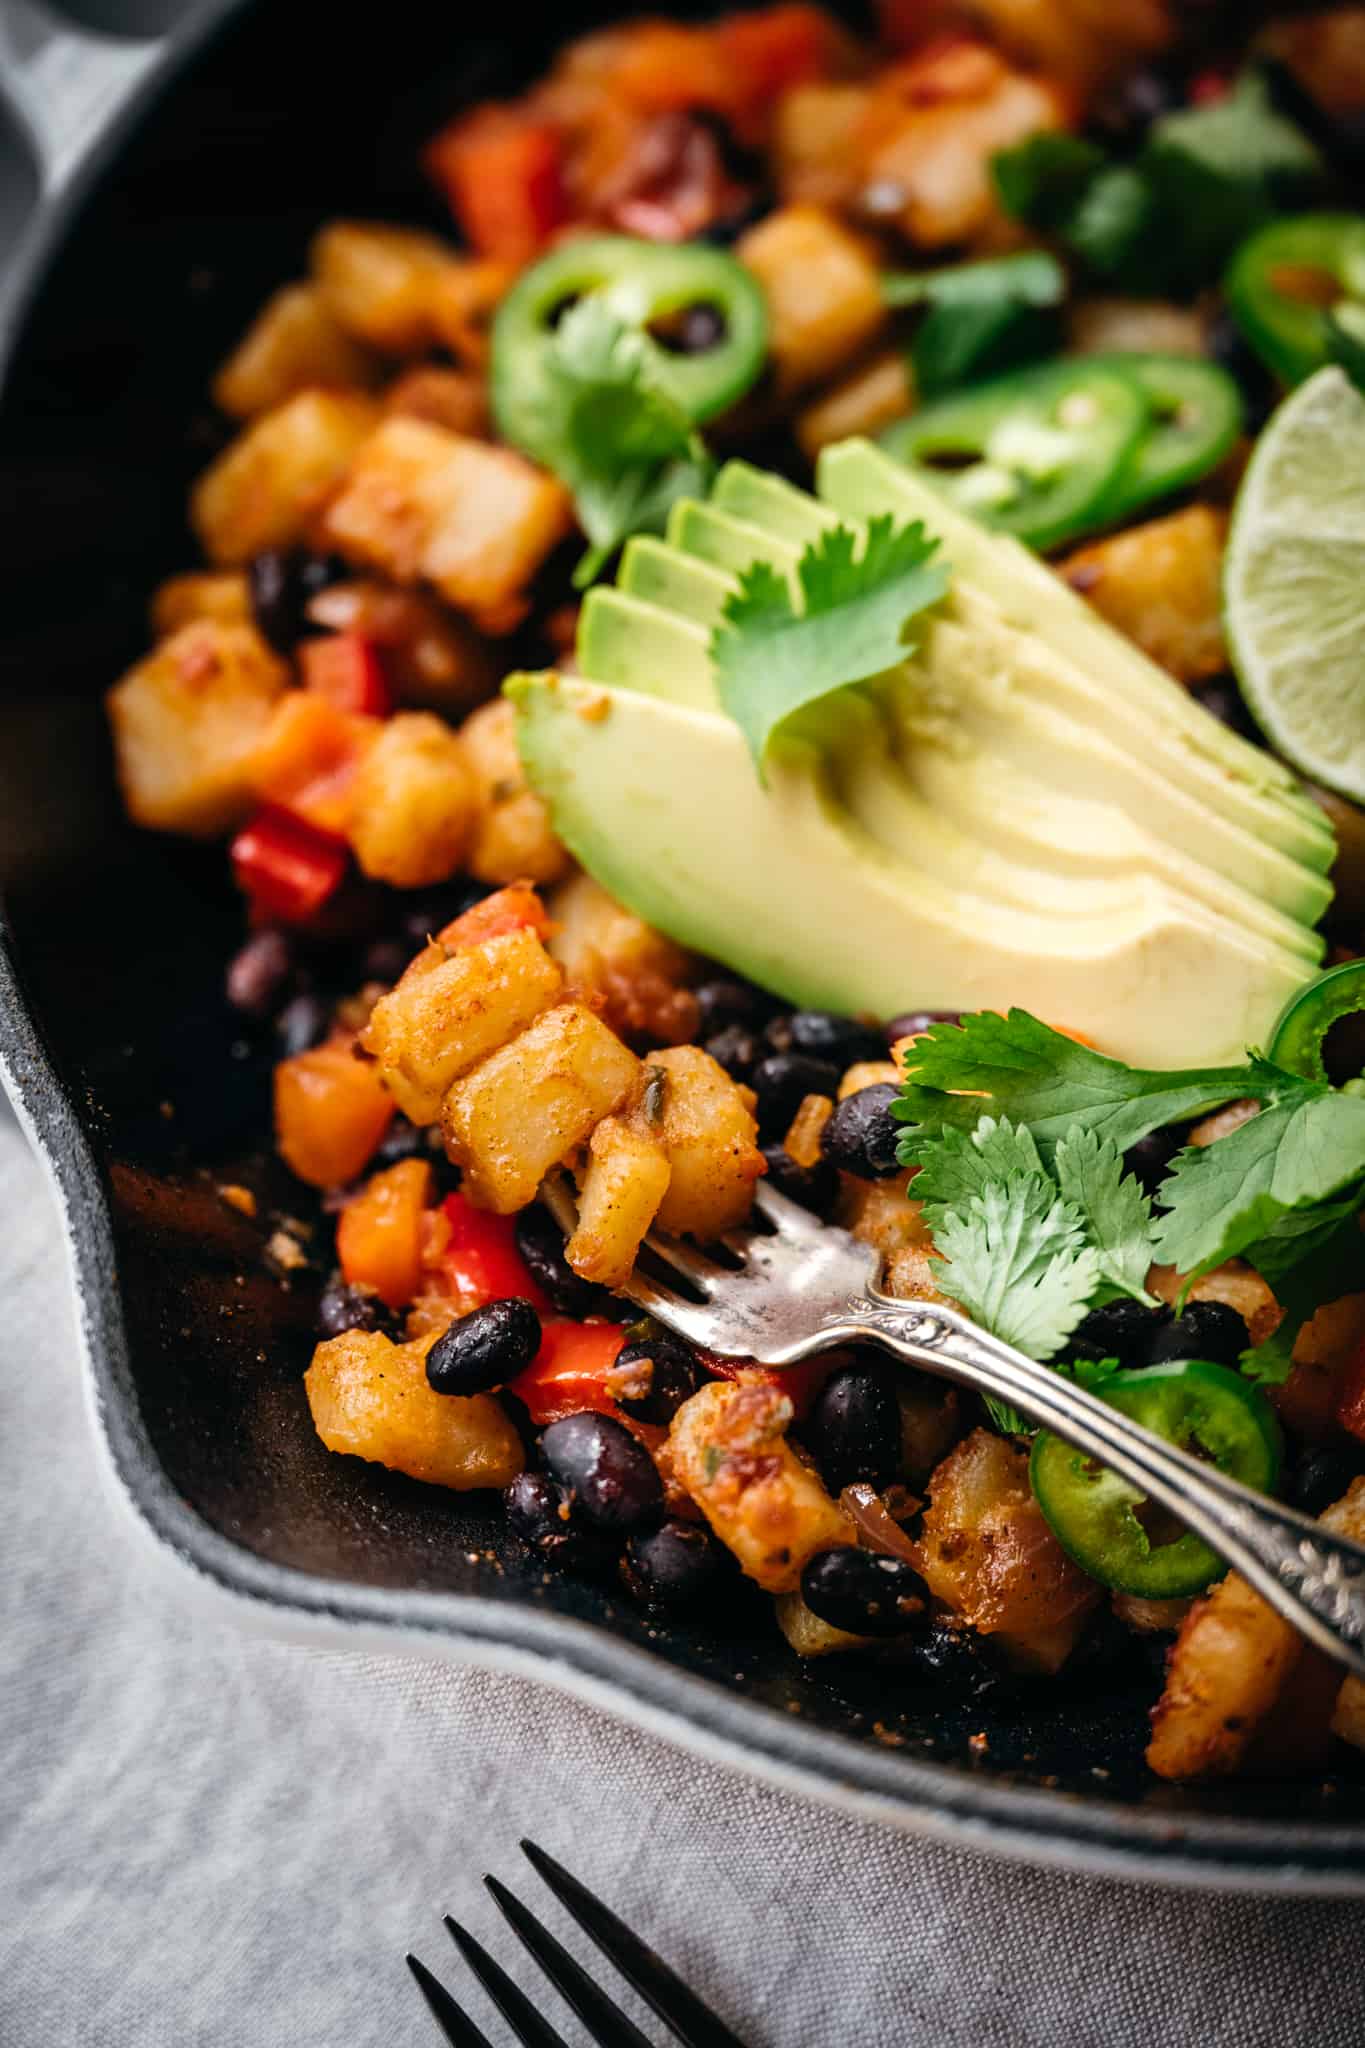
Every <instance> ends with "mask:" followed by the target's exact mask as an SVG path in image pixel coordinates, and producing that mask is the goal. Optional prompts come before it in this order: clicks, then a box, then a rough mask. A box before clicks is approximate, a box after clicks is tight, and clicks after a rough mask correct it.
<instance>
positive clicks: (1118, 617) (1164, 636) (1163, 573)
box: [1059, 505, 1228, 683]
mask: <svg viewBox="0 0 1365 2048" xmlns="http://www.w3.org/2000/svg"><path fill="white" fill-rule="evenodd" d="M1227 524H1228V522H1227V516H1226V514H1224V513H1222V512H1217V511H1215V510H1214V508H1213V506H1211V505H1188V506H1186V508H1185V510H1184V511H1183V512H1172V513H1170V514H1169V515H1168V516H1167V517H1166V518H1165V519H1152V520H1149V521H1148V522H1147V523H1146V524H1145V525H1143V526H1130V527H1129V528H1128V529H1127V531H1126V532H1124V533H1116V534H1113V535H1111V537H1110V538H1109V539H1108V540H1097V541H1092V542H1091V543H1090V545H1089V546H1088V547H1083V548H1078V549H1077V550H1076V552H1075V554H1073V555H1068V556H1067V558H1066V560H1065V561H1064V562H1062V563H1061V564H1060V565H1059V566H1060V569H1061V573H1062V575H1063V576H1065V578H1066V580H1067V582H1068V583H1069V584H1070V585H1071V587H1072V589H1073V590H1078V591H1079V592H1080V593H1081V596H1082V597H1084V598H1087V599H1088V600H1089V602H1090V603H1091V604H1093V605H1094V607H1095V609H1096V611H1097V612H1100V613H1101V614H1102V615H1103V617H1105V618H1106V619H1108V621H1109V623H1110V625H1111V626H1117V628H1118V630H1119V631H1120V633H1126V634H1127V635H1128V637H1129V639H1130V640H1136V642H1137V644H1138V646H1139V647H1141V648H1142V649H1143V650H1144V651H1145V652H1146V653H1147V654H1150V655H1151V657H1152V660H1153V661H1158V662H1160V664H1161V666H1162V667H1163V668H1165V669H1169V670H1170V673H1171V674H1172V675H1173V676H1175V677H1176V678H1177V679H1178V680H1179V681H1180V682H1182V683H1200V682H1204V681H1206V680H1207V678H1208V677H1209V676H1216V675H1218V674H1220V673H1221V672H1222V670H1224V669H1225V668H1226V667H1227V665H1228V651H1227V645H1226V642H1225V641H1224V639H1223V586H1222V576H1223V542H1224V539H1225V538H1226V535H1227Z"/></svg>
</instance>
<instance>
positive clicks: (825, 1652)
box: [773, 1593, 876, 1657]
mask: <svg viewBox="0 0 1365 2048" xmlns="http://www.w3.org/2000/svg"><path fill="white" fill-rule="evenodd" d="M773 1605H774V1611H775V1612H776V1615H777V1625H778V1627H779V1628H780V1629H781V1631H782V1633H783V1635H784V1636H785V1637H786V1638H787V1641H788V1643H789V1644H790V1645H791V1647H792V1649H793V1650H795V1652H796V1654H797V1656H798V1657H833V1656H836V1655H837V1654H838V1653H839V1652H840V1651H841V1650H867V1649H870V1648H871V1647H872V1645H873V1643H874V1642H875V1641H876V1638H875V1637H874V1636H851V1635H850V1634H849V1632H848V1630H847V1629H843V1628H835V1627H834V1625H833V1623H832V1622H828V1621H821V1619H820V1617H819V1615H818V1614H813V1613H812V1612H811V1610H810V1608H809V1607H807V1605H806V1603H805V1601H804V1600H803V1599H802V1598H801V1595H800V1594H799V1593H779V1594H778V1596H777V1599H776V1600H775V1602H774V1603H773Z"/></svg>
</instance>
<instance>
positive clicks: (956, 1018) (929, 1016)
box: [882, 1010, 962, 1045]
mask: <svg viewBox="0 0 1365 2048" xmlns="http://www.w3.org/2000/svg"><path fill="white" fill-rule="evenodd" d="M961 1021H962V1012H961V1010H905V1011H903V1012H902V1014H901V1015H900V1016H899V1017H893V1018H892V1019H891V1022H890V1023H889V1024H888V1025H887V1027H886V1029H885V1031H884V1032H883V1034H882V1035H883V1037H884V1038H885V1040H886V1042H887V1044H888V1045H895V1044H896V1043H897V1042H898V1041H899V1040H900V1039H902V1038H918V1036H919V1035H920V1033H921V1032H922V1031H930V1030H932V1029H933V1027H934V1025H935V1024H960V1023H961Z"/></svg>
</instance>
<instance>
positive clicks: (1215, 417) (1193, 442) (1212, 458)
mask: <svg viewBox="0 0 1365 2048" xmlns="http://www.w3.org/2000/svg"><path fill="white" fill-rule="evenodd" d="M1082 360H1083V361H1084V362H1087V363H1091V364H1095V365H1098V366H1102V367H1104V368H1113V369H1118V370H1123V371H1126V372H1127V374H1128V375H1129V376H1130V377H1134V378H1136V380H1137V382H1138V384H1139V385H1140V386H1141V387H1142V392H1143V395H1144V397H1145V398H1146V400H1147V405H1148V409H1149V415H1150V416H1149V420H1148V424H1147V430H1146V432H1145V433H1144V434H1143V435H1142V438H1141V439H1140V440H1139V442H1138V444H1137V447H1136V448H1135V449H1134V451H1133V453H1132V455H1131V456H1130V457H1129V460H1128V465H1127V468H1126V469H1124V470H1123V471H1122V472H1121V473H1120V475H1118V476H1116V477H1115V479H1114V487H1113V492H1112V494H1111V496H1110V499H1109V502H1108V503H1107V504H1106V505H1105V506H1104V507H1103V511H1104V516H1105V521H1106V523H1109V522H1111V521H1115V522H1116V521H1121V520H1123V519H1125V518H1127V516H1128V514H1129V513H1130V512H1136V511H1138V510H1139V508H1140V507H1141V506H1143V505H1148V504H1151V503H1152V502H1153V501H1154V500H1155V499H1157V498H1166V497H1169V496H1170V495H1171V493H1172V492H1173V491H1183V490H1185V489H1186V488H1187V487H1188V486H1189V485H1190V484H1193V483H1197V482H1198V481H1199V479H1200V477H1202V476H1207V475H1208V473H1209V471H1210V470H1211V469H1216V468H1217V467H1218V464H1219V463H1220V462H1221V461H1222V460H1223V458H1224V456H1225V455H1226V454H1227V453H1228V452H1229V450H1230V449H1231V447H1232V444H1233V442H1234V441H1235V440H1236V439H1237V436H1238V435H1239V434H1240V433H1241V431H1242V423H1243V408H1242V394H1241V392H1240V391H1239V390H1238V389H1237V386H1236V384H1235V382H1234V381H1233V379H1232V378H1231V377H1229V375H1228V373H1227V371H1226V370H1220V369H1219V367H1218V365H1217V364H1216V363H1206V362H1204V361H1203V360H1202V359H1201V358H1200V357H1198V356H1178V355H1158V354H1136V353H1135V354H1132V355H1126V354H1113V355H1099V356H1086V357H1084V358H1082Z"/></svg>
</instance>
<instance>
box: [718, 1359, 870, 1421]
mask: <svg viewBox="0 0 1365 2048" xmlns="http://www.w3.org/2000/svg"><path fill="white" fill-rule="evenodd" d="M838 1362H839V1361H838V1359H837V1358H835V1357H834V1356H833V1354H832V1353H826V1354H825V1355H824V1356H822V1357H818V1358H803V1359H802V1360H801V1361H800V1363H799V1364H797V1365H783V1366H776V1365H758V1364H756V1363H755V1361H754V1360H753V1359H752V1358H718V1357H717V1356H716V1354H715V1352H714V1351H704V1352H703V1353H702V1363H703V1364H704V1365H705V1367H706V1370H707V1371H708V1372H712V1373H714V1374H715V1375H716V1377H717V1379H722V1380H735V1379H738V1378H739V1376H740V1374H741V1373H742V1372H756V1373H759V1374H761V1375H762V1377H763V1378H764V1379H765V1380H766V1381H767V1382H768V1384H769V1386H771V1387H779V1388H781V1390H782V1392H783V1393H784V1394H786V1395H787V1397H788V1399H789V1400H790V1401H791V1404H792V1406H793V1408H795V1410H796V1413H797V1415H798V1417H799V1416H803V1415H806V1414H808V1413H809V1411H810V1405H811V1402H812V1401H813V1400H814V1399H815V1397H816V1395H817V1394H818V1393H819V1391H820V1389H821V1387H823V1385H824V1384H825V1381H826V1380H827V1379H828V1378H829V1376H830V1374H831V1373H832V1372H833V1371H834V1369H835V1367H836V1365H837V1364H838Z"/></svg>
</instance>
